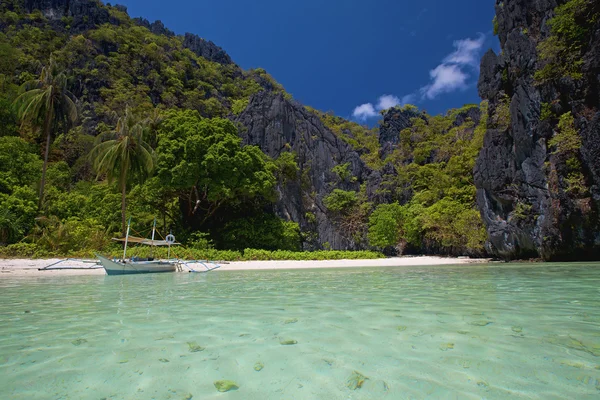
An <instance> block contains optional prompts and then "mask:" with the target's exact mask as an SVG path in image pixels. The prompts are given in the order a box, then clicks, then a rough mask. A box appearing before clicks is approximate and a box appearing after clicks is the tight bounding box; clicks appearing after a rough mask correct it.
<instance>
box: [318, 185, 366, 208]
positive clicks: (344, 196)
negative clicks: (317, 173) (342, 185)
mask: <svg viewBox="0 0 600 400" xmlns="http://www.w3.org/2000/svg"><path fill="white" fill-rule="evenodd" d="M357 201H358V195H357V193H356V192H350V191H346V190H341V189H334V190H333V192H331V194H329V195H328V196H326V197H325V198H324V199H323V204H324V205H325V207H327V209H328V210H329V211H332V212H335V213H343V212H344V211H347V210H349V209H350V208H351V207H352V206H354V205H355V204H356V202H357Z"/></svg>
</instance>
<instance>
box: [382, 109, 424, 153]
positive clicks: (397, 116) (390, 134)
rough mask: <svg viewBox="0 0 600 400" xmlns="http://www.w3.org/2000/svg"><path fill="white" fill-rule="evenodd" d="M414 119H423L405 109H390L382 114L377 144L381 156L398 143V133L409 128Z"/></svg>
mask: <svg viewBox="0 0 600 400" xmlns="http://www.w3.org/2000/svg"><path fill="white" fill-rule="evenodd" d="M416 117H421V118H425V117H424V116H423V114H422V113H420V112H418V111H415V110H412V109H407V110H402V109H400V108H395V107H394V108H390V109H389V110H387V111H385V112H384V114H383V122H382V123H381V125H380V127H379V143H380V145H381V154H382V155H383V156H385V155H387V154H389V153H390V152H391V150H392V149H393V147H394V146H396V145H397V144H398V143H400V132H402V131H403V130H404V129H406V128H410V127H411V126H412V125H413V123H412V121H411V120H412V119H413V118H416Z"/></svg>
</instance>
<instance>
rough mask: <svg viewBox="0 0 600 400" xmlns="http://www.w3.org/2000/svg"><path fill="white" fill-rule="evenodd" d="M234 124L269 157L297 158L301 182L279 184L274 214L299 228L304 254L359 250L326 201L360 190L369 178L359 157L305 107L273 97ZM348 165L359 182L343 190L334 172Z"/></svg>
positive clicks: (254, 102)
mask: <svg viewBox="0 0 600 400" xmlns="http://www.w3.org/2000/svg"><path fill="white" fill-rule="evenodd" d="M236 121H237V122H238V123H239V124H241V125H242V129H241V132H240V134H241V135H242V137H243V139H244V143H245V144H249V145H256V146H259V147H260V148H261V150H262V151H263V152H265V154H267V155H269V156H270V157H272V158H278V157H279V156H280V155H281V153H283V152H287V151H290V152H293V153H295V154H296V156H297V164H298V166H299V174H298V176H297V179H295V180H291V181H288V182H284V183H280V184H279V187H278V192H279V199H278V201H277V202H276V204H275V206H274V207H275V212H276V214H278V215H279V216H280V217H282V218H284V219H288V220H292V221H295V222H298V223H299V224H300V227H301V229H302V231H303V232H305V233H308V235H307V236H306V237H305V243H304V247H305V248H306V249H316V248H321V247H322V244H324V243H328V244H329V245H330V246H331V248H334V249H356V248H358V246H357V244H356V243H355V242H354V241H353V239H352V238H351V237H350V236H349V235H348V234H347V232H344V231H343V230H342V229H340V228H339V227H338V226H337V225H336V224H335V223H334V222H333V221H332V220H331V219H330V218H329V217H328V215H327V209H326V207H325V206H324V205H323V199H324V197H325V196H326V195H328V194H329V193H330V192H331V190H332V188H333V187H337V188H342V189H345V190H358V188H359V187H360V184H361V183H362V182H363V181H364V180H365V179H366V177H365V175H366V174H367V173H368V172H369V169H368V168H366V166H365V165H364V163H363V161H362V160H361V159H360V156H359V154H358V153H357V152H356V151H354V150H353V149H352V148H351V147H350V146H349V145H348V144H347V143H345V142H343V141H342V140H340V139H339V138H338V137H336V136H335V135H334V134H333V133H332V132H331V131H330V130H329V129H327V128H326V127H325V126H324V125H323V123H322V122H321V120H320V119H319V118H318V117H317V116H316V115H314V114H312V113H310V112H309V111H307V110H306V109H305V108H304V107H303V106H302V105H301V104H299V103H297V102H295V101H293V100H288V99H287V98H286V96H284V95H283V94H280V93H274V92H267V91H264V92H260V93H258V94H256V95H254V96H253V97H252V98H251V99H250V102H249V104H248V106H247V108H246V109H245V111H243V112H242V113H241V114H240V115H239V116H238V117H237V118H236ZM345 163H350V168H349V169H350V172H351V173H352V175H353V176H355V177H356V178H357V179H356V180H355V181H354V182H346V183H342V184H340V183H339V182H337V181H336V177H337V176H336V174H335V173H334V172H333V171H332V169H333V168H334V167H335V166H336V165H340V164H345Z"/></svg>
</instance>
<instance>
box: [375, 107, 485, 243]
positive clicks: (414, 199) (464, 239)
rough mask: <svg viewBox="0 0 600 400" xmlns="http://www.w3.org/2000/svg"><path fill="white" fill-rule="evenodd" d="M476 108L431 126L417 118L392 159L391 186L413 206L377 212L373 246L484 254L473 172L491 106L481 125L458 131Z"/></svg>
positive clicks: (383, 207) (468, 123)
mask: <svg viewBox="0 0 600 400" xmlns="http://www.w3.org/2000/svg"><path fill="white" fill-rule="evenodd" d="M472 108H473V106H472V105H468V106H465V107H463V108H462V109H459V110H452V111H450V112H448V113H447V115H445V116H435V117H427V120H426V121H425V120H423V119H422V118H415V119H413V121H412V122H413V124H412V126H411V127H410V128H408V129H406V130H404V131H403V132H401V134H400V145H399V146H398V147H397V148H396V149H395V150H394V151H393V152H392V154H390V155H389V156H388V158H387V159H386V162H392V163H393V164H394V167H395V168H396V169H397V171H398V177H397V178H395V182H394V181H389V183H386V184H387V185H389V186H390V187H391V189H392V190H390V192H391V193H396V194H397V196H398V197H399V198H407V197H408V199H409V201H408V202H406V204H404V205H403V206H399V205H379V206H377V207H376V208H375V211H374V212H373V214H372V215H371V218H370V221H369V243H370V244H371V245H373V246H376V247H379V248H385V247H396V248H397V249H398V250H400V251H402V250H403V248H404V247H405V246H410V247H411V248H413V249H427V251H430V252H438V253H447V254H448V253H453V254H456V253H460V252H462V253H468V254H471V253H473V254H480V253H481V252H482V249H483V242H484V241H485V237H486V234H485V230H484V229H483V222H482V221H481V217H480V216H479V213H478V212H477V211H476V206H475V193H476V190H475V185H474V182H473V173H472V171H473V168H474V166H475V160H476V158H477V155H478V154H479V151H480V149H481V147H482V145H483V137H484V135H485V132H486V129H487V126H488V103H487V102H483V103H481V105H480V110H481V121H480V122H479V125H477V126H475V125H474V123H473V121H470V120H468V119H467V120H466V121H465V122H464V123H463V124H462V125H461V126H454V122H455V121H456V118H457V116H458V115H461V114H464V113H466V112H467V111H469V110H470V109H472ZM492 118H496V117H495V116H492ZM384 182H385V181H384ZM388 196H389V193H388ZM469 224H470V227H471V228H472V229H470V228H469V227H468V226H469ZM421 251H422V250H421Z"/></svg>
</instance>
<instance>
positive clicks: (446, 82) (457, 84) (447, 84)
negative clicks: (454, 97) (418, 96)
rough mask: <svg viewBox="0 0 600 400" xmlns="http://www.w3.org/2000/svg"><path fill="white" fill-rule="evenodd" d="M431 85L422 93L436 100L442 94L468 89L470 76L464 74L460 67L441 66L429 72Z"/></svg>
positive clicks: (422, 90)
mask: <svg viewBox="0 0 600 400" xmlns="http://www.w3.org/2000/svg"><path fill="white" fill-rule="evenodd" d="M429 75H430V76H431V80H432V81H433V82H432V83H431V84H429V85H427V86H425V87H423V88H422V89H421V93H422V94H423V96H424V97H426V98H428V99H430V100H431V99H435V98H436V97H437V96H438V95H440V94H442V93H448V92H453V91H455V90H457V89H465V88H466V87H467V79H468V78H469V75H467V74H466V73H464V72H463V71H462V69H461V68H460V66H458V65H448V64H441V65H438V66H437V68H436V69H434V70H431V71H430V72H429Z"/></svg>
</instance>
